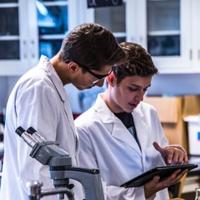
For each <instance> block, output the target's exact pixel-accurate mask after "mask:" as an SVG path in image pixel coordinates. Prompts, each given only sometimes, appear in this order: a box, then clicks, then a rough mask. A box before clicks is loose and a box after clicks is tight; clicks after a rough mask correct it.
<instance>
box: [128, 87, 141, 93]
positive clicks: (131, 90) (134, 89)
mask: <svg viewBox="0 0 200 200" xmlns="http://www.w3.org/2000/svg"><path fill="white" fill-rule="evenodd" d="M128 90H129V91H130V92H136V91H138V90H139V88H137V87H128Z"/></svg>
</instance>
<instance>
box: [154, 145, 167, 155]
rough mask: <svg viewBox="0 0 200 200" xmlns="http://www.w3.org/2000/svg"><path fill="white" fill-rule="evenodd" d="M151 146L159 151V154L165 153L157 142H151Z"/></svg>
mask: <svg viewBox="0 0 200 200" xmlns="http://www.w3.org/2000/svg"><path fill="white" fill-rule="evenodd" d="M153 146H154V148H155V149H156V150H157V151H159V152H160V153H161V154H164V153H165V150H164V148H162V147H161V146H160V145H159V144H158V143H157V142H153Z"/></svg>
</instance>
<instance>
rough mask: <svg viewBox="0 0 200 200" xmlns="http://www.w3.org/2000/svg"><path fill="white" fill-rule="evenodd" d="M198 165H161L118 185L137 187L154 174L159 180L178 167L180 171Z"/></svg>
mask: <svg viewBox="0 0 200 200" xmlns="http://www.w3.org/2000/svg"><path fill="white" fill-rule="evenodd" d="M196 167H198V165H196V164H178V165H168V166H161V167H155V168H153V169H151V170H149V171H147V172H145V173H143V174H141V175H139V176H137V177H135V178H133V179H131V180H129V181H127V182H126V183H123V184H122V185H121V186H120V187H125V188H129V187H139V186H142V185H144V184H145V183H146V182H148V181H150V180H151V179H152V178H153V177H154V176H156V175H157V176H160V178H161V180H162V179H164V178H166V177H168V176H170V175H171V174H172V173H173V172H175V171H176V170H178V169H180V170H181V171H183V170H185V169H188V170H192V169H194V168H196Z"/></svg>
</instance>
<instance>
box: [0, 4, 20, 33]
mask: <svg viewBox="0 0 200 200" xmlns="http://www.w3.org/2000/svg"><path fill="white" fill-rule="evenodd" d="M0 22H1V26H0V35H19V28H18V27H19V20H18V8H17V7H15V8H0Z"/></svg>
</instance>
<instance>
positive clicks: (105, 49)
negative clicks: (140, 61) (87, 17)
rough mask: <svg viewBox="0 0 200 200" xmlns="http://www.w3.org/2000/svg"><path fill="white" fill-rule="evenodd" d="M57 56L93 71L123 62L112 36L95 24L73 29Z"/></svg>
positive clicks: (82, 25)
mask: <svg viewBox="0 0 200 200" xmlns="http://www.w3.org/2000/svg"><path fill="white" fill-rule="evenodd" d="M59 56H60V58H61V59H62V60H63V61H65V62H67V61H74V62H77V63H78V64H80V67H81V64H82V65H83V66H87V67H88V68H90V69H94V70H99V69H101V67H102V66H104V65H114V64H116V63H118V62H120V61H123V60H125V52H124V51H123V50H122V48H121V47H120V46H119V44H118V43H117V41H116V39H115V37H114V35H113V34H112V33H111V32H110V31H109V30H108V29H106V28H105V27H103V26H101V25H99V24H95V23H86V24H81V25H79V26H77V27H75V28H74V29H73V30H72V31H71V32H70V33H69V34H68V36H67V37H66V38H65V39H64V40H63V43H62V46H61V49H60V51H59Z"/></svg>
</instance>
